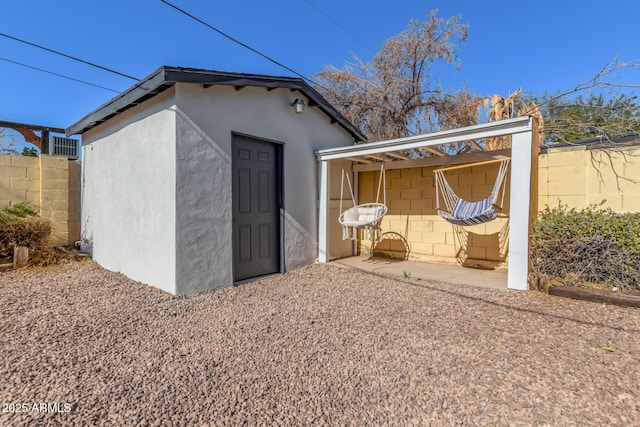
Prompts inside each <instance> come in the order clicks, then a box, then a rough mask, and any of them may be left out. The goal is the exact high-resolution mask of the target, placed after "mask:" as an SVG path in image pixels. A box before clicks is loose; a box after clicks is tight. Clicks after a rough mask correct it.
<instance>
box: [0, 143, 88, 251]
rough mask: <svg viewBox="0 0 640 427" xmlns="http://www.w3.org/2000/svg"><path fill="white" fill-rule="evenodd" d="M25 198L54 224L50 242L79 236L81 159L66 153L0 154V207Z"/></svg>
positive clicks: (65, 241)
mask: <svg viewBox="0 0 640 427" xmlns="http://www.w3.org/2000/svg"><path fill="white" fill-rule="evenodd" d="M24 201H28V202H30V203H31V204H32V205H34V206H37V207H38V208H40V214H41V215H42V217H44V218H49V219H50V220H51V222H52V224H53V230H52V233H51V243H52V244H53V245H67V244H73V243H74V242H75V241H77V240H80V163H79V162H75V161H71V160H67V159H66V158H65V157H58V156H47V155H43V156H40V157H25V156H9V155H0V207H3V206H11V205H14V204H16V203H20V202H24Z"/></svg>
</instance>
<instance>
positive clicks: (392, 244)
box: [371, 231, 409, 261]
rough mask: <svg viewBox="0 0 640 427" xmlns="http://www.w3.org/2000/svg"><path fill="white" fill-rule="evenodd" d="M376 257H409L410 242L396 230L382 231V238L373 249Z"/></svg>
mask: <svg viewBox="0 0 640 427" xmlns="http://www.w3.org/2000/svg"><path fill="white" fill-rule="evenodd" d="M371 256H372V257H374V258H388V259H392V260H398V261H406V260H408V259H409V243H408V242H407V239H405V238H404V237H403V236H402V234H400V233H396V232H394V231H388V232H386V233H382V240H381V241H380V242H378V243H376V244H375V246H374V247H373V249H372V250H371Z"/></svg>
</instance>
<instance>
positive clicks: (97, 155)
mask: <svg viewBox="0 0 640 427" xmlns="http://www.w3.org/2000/svg"><path fill="white" fill-rule="evenodd" d="M297 99H299V100H302V101H303V102H304V104H305V106H306V108H305V110H304V111H303V112H302V113H297V112H296V110H295V108H294V107H295V105H292V104H293V103H294V101H296V100H297ZM66 131H67V134H69V135H70V134H82V135H83V148H82V159H83V162H82V218H81V222H82V224H81V226H82V246H83V248H84V249H85V250H87V251H89V252H90V253H92V255H93V258H94V260H96V261H97V262H98V263H100V264H101V265H102V266H104V267H106V268H107V269H110V270H114V271H119V272H122V273H124V274H125V275H127V276H129V277H131V278H133V279H135V280H138V281H140V282H143V283H146V284H149V285H152V286H155V287H158V288H160V289H163V290H165V291H167V292H171V293H173V294H194V293H197V292H201V291H207V290H214V289H219V288H223V287H226V286H230V285H232V284H234V283H237V282H239V281H242V280H246V279H248V278H252V277H257V276H261V275H265V274H271V273H278V272H284V271H287V270H289V269H292V268H296V267H299V266H302V265H305V264H309V263H313V262H314V261H315V260H316V258H317V253H318V200H319V189H320V185H319V180H318V174H319V170H318V163H317V161H316V157H315V155H314V151H317V150H322V149H330V148H337V147H341V146H347V145H351V144H353V142H354V141H359V140H363V139H364V136H363V135H361V134H360V132H359V131H358V130H357V129H356V128H355V127H354V126H353V125H352V124H351V123H350V122H349V121H348V120H346V119H345V118H344V117H343V116H342V115H340V113H339V112H338V111H337V110H336V109H335V108H334V107H333V106H331V105H330V104H329V103H328V102H327V101H326V100H325V99H324V98H322V97H321V96H320V95H319V94H318V93H317V92H316V91H314V90H313V89H312V88H311V87H310V86H309V85H307V84H306V83H305V82H304V81H303V80H302V79H297V78H289V77H272V76H263V75H252V74H239V73H223V72H217V71H208V70H199V69H188V68H178V67H167V66H165V67H161V68H159V69H158V70H156V71H155V72H154V73H152V74H151V75H150V76H148V77H147V78H145V79H144V80H142V81H140V82H139V83H138V84H136V85H135V86H133V87H132V88H130V89H129V90H127V91H125V92H123V93H122V94H120V95H119V96H117V97H116V98H114V99H112V100H111V101H109V102H107V103H106V104H104V105H103V106H101V107H99V108H98V109H97V110H95V111H94V112H92V113H90V114H88V115H87V116H85V117H84V118H82V119H81V120H79V121H78V122H77V123H75V124H73V125H72V126H70V127H69V128H68V129H67V130H66ZM339 233H340V230H338V229H337V226H336V229H335V230H329V238H331V239H335V241H336V244H335V245H334V248H335V249H332V252H333V254H334V255H335V256H339V255H340V253H341V252H342V251H344V255H350V254H351V244H350V243H349V242H346V243H344V242H341V241H340V238H339ZM333 234H335V235H336V236H338V237H332V236H333Z"/></svg>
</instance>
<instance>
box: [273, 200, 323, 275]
mask: <svg viewBox="0 0 640 427" xmlns="http://www.w3.org/2000/svg"><path fill="white" fill-rule="evenodd" d="M282 216H283V220H284V254H283V255H284V269H285V271H290V270H294V269H296V268H300V267H302V266H305V265H308V264H312V263H313V262H314V260H315V259H316V258H317V251H318V241H317V239H316V238H315V237H314V236H313V235H312V234H311V233H309V231H308V230H307V229H305V228H304V227H303V226H302V225H301V224H300V223H299V222H298V221H296V219H295V218H294V217H292V216H291V215H290V214H289V213H288V212H287V211H285V210H282Z"/></svg>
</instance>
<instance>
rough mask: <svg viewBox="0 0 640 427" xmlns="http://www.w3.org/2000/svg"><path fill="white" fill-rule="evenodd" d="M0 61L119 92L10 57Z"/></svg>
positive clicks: (0, 58)
mask: <svg viewBox="0 0 640 427" xmlns="http://www.w3.org/2000/svg"><path fill="white" fill-rule="evenodd" d="M0 61H6V62H10V63H12V64H16V65H20V66H21V67H26V68H31V69H32V70H37V71H40V72H43V73H47V74H51V75H53V76H57V77H62V78H63V79H67V80H72V81H74V82H78V83H82V84H85V85H89V86H93V87H97V88H100V89H104V90H108V91H111V92H115V93H120V91H117V90H115V89H111V88H108V87H104V86H100V85H97V84H93V83H89V82H86V81H84V80H79V79H75V78H73V77H69V76H65V75H64V74H58V73H54V72H53V71H49V70H45V69H42V68H38V67H33V66H31V65H27V64H23V63H22V62H17V61H12V60H10V59H7V58H2V57H0Z"/></svg>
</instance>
